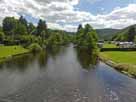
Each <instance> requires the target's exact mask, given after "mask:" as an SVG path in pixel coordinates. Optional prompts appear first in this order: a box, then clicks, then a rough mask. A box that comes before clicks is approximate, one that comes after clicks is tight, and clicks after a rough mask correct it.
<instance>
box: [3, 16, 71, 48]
mask: <svg viewBox="0 0 136 102" xmlns="http://www.w3.org/2000/svg"><path fill="white" fill-rule="evenodd" d="M2 28H3V31H4V33H5V39H4V44H6V45H16V44H20V45H23V46H24V47H27V46H29V45H30V44H32V43H38V44H39V45H40V46H41V47H44V48H45V47H46V46H52V45H63V44H68V43H69V42H70V41H71V40H73V39H72V37H71V36H70V35H69V33H67V32H65V31H61V30H50V29H47V25H46V21H44V20H41V19H40V20H39V22H38V25H37V27H35V26H34V25H33V24H32V23H28V22H27V20H26V19H25V18H24V17H23V16H21V17H20V18H19V19H15V18H14V17H6V18H5V19H4V20H3V27H2ZM3 31H2V32H3ZM1 39H3V36H2V34H1Z"/></svg>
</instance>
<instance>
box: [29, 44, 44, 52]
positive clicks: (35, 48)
mask: <svg viewBox="0 0 136 102" xmlns="http://www.w3.org/2000/svg"><path fill="white" fill-rule="evenodd" d="M28 49H29V50H30V51H32V52H38V51H41V50H42V48H41V46H40V45H39V44H38V43H32V44H31V45H30V46H29V47H28Z"/></svg>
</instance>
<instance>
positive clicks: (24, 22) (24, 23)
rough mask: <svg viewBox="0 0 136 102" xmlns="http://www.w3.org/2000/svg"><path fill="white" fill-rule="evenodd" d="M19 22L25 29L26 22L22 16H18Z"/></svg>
mask: <svg viewBox="0 0 136 102" xmlns="http://www.w3.org/2000/svg"><path fill="white" fill-rule="evenodd" d="M19 22H20V23H21V24H23V25H24V26H25V27H26V28H27V20H26V19H25V18H24V17H23V16H20V18H19Z"/></svg>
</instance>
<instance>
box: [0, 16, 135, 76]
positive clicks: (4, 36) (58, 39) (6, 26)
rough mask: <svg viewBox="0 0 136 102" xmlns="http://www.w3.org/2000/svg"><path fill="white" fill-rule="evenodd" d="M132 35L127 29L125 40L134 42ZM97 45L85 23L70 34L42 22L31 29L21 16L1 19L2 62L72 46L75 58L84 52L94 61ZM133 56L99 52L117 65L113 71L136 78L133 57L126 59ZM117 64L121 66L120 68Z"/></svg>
mask: <svg viewBox="0 0 136 102" xmlns="http://www.w3.org/2000/svg"><path fill="white" fill-rule="evenodd" d="M134 33H135V29H134V28H133V27H131V28H130V29H129V30H128V35H129V36H128V39H127V40H128V41H130V40H132V41H134V39H135V34H134ZM113 38H114V37H113ZM97 42H98V36H97V32H96V30H95V29H93V28H92V27H91V26H90V25H89V24H86V25H85V26H84V27H82V25H81V24H80V25H79V26H78V29H77V32H76V34H73V33H69V32H66V31H62V30H52V29H49V28H48V27H47V24H46V21H44V20H42V19H40V20H39V22H38V24H37V26H34V25H33V23H30V22H28V21H27V20H26V19H25V18H24V17H23V16H21V17H20V18H19V19H15V18H14V17H6V18H5V19H4V20H3V24H2V27H0V43H1V44H2V45H1V46H0V51H1V53H0V59H1V60H3V59H6V58H9V57H12V56H15V55H20V54H24V53H29V52H38V51H41V50H43V49H50V48H56V47H58V46H62V45H67V44H69V43H73V44H74V46H75V47H76V48H77V49H78V54H79V55H80V53H82V52H86V53H87V54H90V55H93V56H95V57H94V59H95V60H94V61H96V60H97V56H98V53H99V51H98V47H97ZM54 46H55V47H54ZM105 47H107V48H109V47H110V48H112V47H115V45H108V44H107V45H105ZM84 54H85V53H84ZM134 54H135V53H132V52H129V53H128V54H126V53H125V52H124V53H122V52H116V53H115V52H103V53H100V56H101V57H104V58H105V59H111V60H112V61H114V62H116V63H118V64H119V65H118V66H116V68H117V69H119V70H121V71H123V72H127V73H129V74H130V75H133V76H136V70H135V68H134V67H132V66H131V67H130V65H131V64H135V57H133V58H130V57H129V58H128V56H134ZM121 55H122V56H121ZM85 56H86V54H85ZM91 59H92V58H91ZM123 59H126V60H123ZM89 61H90V59H89V58H88V63H89ZM120 61H121V63H125V64H123V65H120ZM94 63H95V62H94ZM126 64H127V65H126ZM83 65H84V62H83ZM124 66H128V67H124ZM84 67H86V66H84ZM113 67H114V66H113Z"/></svg>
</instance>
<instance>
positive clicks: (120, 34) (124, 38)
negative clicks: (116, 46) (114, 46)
mask: <svg viewBox="0 0 136 102" xmlns="http://www.w3.org/2000/svg"><path fill="white" fill-rule="evenodd" d="M132 26H133V27H135V28H136V24H135V25H131V26H129V27H126V28H124V29H122V30H120V31H118V32H117V33H116V34H114V36H113V40H122V41H127V38H128V37H127V36H128V31H129V29H130V27H132Z"/></svg>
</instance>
